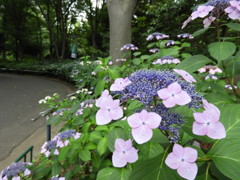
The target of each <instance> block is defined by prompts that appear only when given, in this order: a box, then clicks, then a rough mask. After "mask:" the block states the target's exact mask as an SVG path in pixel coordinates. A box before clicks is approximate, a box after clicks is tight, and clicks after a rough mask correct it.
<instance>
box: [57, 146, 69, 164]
mask: <svg viewBox="0 0 240 180" xmlns="http://www.w3.org/2000/svg"><path fill="white" fill-rule="evenodd" d="M68 153H69V147H68V146H65V147H63V148H62V149H61V150H60V153H59V156H58V160H59V161H60V162H61V161H63V160H65V159H66V157H67V156H68Z"/></svg>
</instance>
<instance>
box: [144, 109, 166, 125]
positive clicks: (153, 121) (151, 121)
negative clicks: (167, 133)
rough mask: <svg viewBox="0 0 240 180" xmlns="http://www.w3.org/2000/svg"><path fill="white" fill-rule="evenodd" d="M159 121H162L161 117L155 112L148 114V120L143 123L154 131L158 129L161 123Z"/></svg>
mask: <svg viewBox="0 0 240 180" xmlns="http://www.w3.org/2000/svg"><path fill="white" fill-rule="evenodd" d="M161 120H162V117H161V116H160V115H159V114H157V113H155V112H149V113H148V118H147V120H146V121H145V123H146V125H147V126H148V127H149V128H151V129H154V128H158V126H159V125H160V123H161Z"/></svg>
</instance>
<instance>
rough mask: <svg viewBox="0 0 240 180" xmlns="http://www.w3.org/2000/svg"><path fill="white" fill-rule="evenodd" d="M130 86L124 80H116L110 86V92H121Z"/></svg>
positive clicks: (125, 79) (126, 79) (127, 81)
mask: <svg viewBox="0 0 240 180" xmlns="http://www.w3.org/2000/svg"><path fill="white" fill-rule="evenodd" d="M129 84H131V81H130V80H129V79H128V78H127V77H126V78H124V79H123V78H117V79H116V80H115V82H114V83H113V84H112V85H111V87H110V91H122V90H124V89H125V87H126V86H128V85H129Z"/></svg>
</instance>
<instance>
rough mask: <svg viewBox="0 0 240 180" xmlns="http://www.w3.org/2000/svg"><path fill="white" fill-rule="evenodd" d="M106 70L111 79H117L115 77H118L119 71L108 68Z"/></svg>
mask: <svg viewBox="0 0 240 180" xmlns="http://www.w3.org/2000/svg"><path fill="white" fill-rule="evenodd" d="M108 72H109V76H110V78H112V79H117V78H119V77H120V74H119V72H118V71H117V70H116V69H111V68H109V69H108Z"/></svg>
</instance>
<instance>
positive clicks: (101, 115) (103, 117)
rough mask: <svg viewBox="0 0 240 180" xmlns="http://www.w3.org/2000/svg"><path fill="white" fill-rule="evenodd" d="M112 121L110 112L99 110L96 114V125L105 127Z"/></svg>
mask: <svg viewBox="0 0 240 180" xmlns="http://www.w3.org/2000/svg"><path fill="white" fill-rule="evenodd" d="M111 121H112V119H111V117H110V114H109V111H108V110H103V109H99V110H98V112H97V114H96V123H97V125H104V124H108V123H110V122H111Z"/></svg>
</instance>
